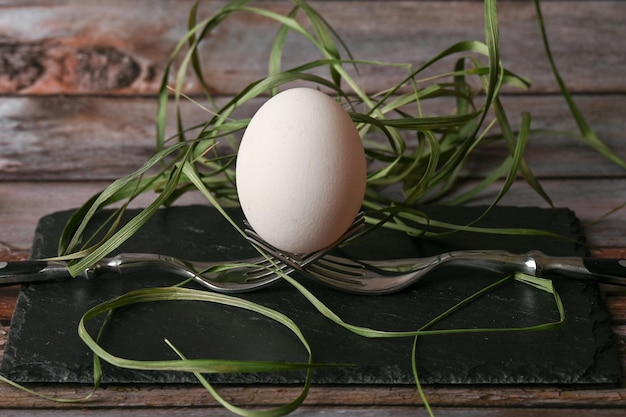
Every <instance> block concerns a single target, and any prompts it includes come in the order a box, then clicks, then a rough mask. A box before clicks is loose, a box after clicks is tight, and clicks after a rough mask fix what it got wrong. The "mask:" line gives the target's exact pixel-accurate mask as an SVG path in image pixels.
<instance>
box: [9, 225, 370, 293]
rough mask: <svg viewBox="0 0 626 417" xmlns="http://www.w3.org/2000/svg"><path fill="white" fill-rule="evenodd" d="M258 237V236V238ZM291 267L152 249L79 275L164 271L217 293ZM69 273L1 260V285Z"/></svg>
mask: <svg viewBox="0 0 626 417" xmlns="http://www.w3.org/2000/svg"><path fill="white" fill-rule="evenodd" d="M363 224H364V217H363V213H362V212H361V213H359V214H358V215H357V216H356V218H355V220H354V222H353V223H352V225H351V226H350V227H349V228H348V230H347V231H346V232H345V233H344V234H343V235H342V236H341V237H340V238H339V239H338V240H337V241H335V242H334V243H333V244H331V245H329V246H327V247H325V248H322V249H320V250H318V251H315V252H311V253H308V254H304V255H301V256H300V257H299V265H301V266H306V265H308V264H309V263H311V262H314V261H316V260H318V259H319V258H321V257H322V256H324V255H325V254H326V253H327V252H329V251H330V250H332V249H333V248H335V247H336V246H338V245H340V244H341V243H342V242H343V241H345V240H346V239H348V238H349V237H351V236H353V235H354V234H355V233H356V232H358V231H359V230H360V229H361V228H362V227H363ZM259 239H260V238H259ZM293 270H294V269H293V267H291V266H290V265H287V264H283V263H281V262H280V261H278V260H276V259H274V258H272V257H268V256H258V257H255V258H249V259H242V260H237V261H217V262H197V261H188V260H184V259H179V258H175V257H173V256H168V255H160V254H154V253H122V254H119V255H116V256H113V257H108V258H103V259H101V260H100V261H98V262H97V263H95V264H94V265H93V266H91V267H89V268H87V269H86V270H84V271H83V272H82V273H80V274H79V275H78V276H79V277H83V278H87V279H92V278H95V277H97V276H99V275H101V274H102V273H104V272H114V273H118V274H124V273H128V272H145V271H159V272H161V271H163V272H168V273H171V274H174V275H177V276H180V277H182V278H185V279H192V280H193V281H195V282H197V283H199V284H200V285H202V286H204V287H206V288H208V289H210V290H212V291H215V292H219V293H230V294H233V293H243V292H250V291H255V290H259V289H262V288H265V287H267V286H270V285H273V284H275V283H277V282H279V281H280V279H281V274H280V273H279V272H281V273H285V274H290V273H292V272H293ZM69 277H70V273H69V271H68V264H67V262H64V261H55V260H33V261H12V262H0V285H12V284H21V283H28V282H38V281H56V280H62V279H67V278H69Z"/></svg>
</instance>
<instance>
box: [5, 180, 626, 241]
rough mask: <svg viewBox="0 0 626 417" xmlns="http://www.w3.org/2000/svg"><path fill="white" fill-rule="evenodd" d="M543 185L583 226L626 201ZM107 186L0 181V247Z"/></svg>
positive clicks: (622, 194) (512, 201)
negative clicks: (0, 231)
mask: <svg viewBox="0 0 626 417" xmlns="http://www.w3.org/2000/svg"><path fill="white" fill-rule="evenodd" d="M474 184H475V183H474ZM542 184H543V185H544V188H545V189H546V191H547V192H548V194H549V195H550V196H552V198H553V201H554V205H555V206H557V207H568V208H570V209H572V210H574V211H575V212H576V214H577V215H578V217H579V218H580V219H581V221H582V222H583V223H589V222H593V221H595V220H597V219H599V218H600V217H601V216H602V215H604V214H605V213H606V212H608V211H609V210H611V209H613V208H615V207H617V206H618V205H619V204H622V203H623V202H624V201H626V188H625V187H623V184H624V182H623V179H589V180H544V181H543V182H542ZM106 185H108V183H106V182H67V183H65V182H45V183H39V182H22V183H19V182H18V183H12V182H0V195H1V196H3V197H2V199H0V230H2V236H1V237H0V242H1V243H0V248H4V250H5V251H7V252H9V253H10V252H13V251H27V250H28V249H29V248H30V245H31V241H32V239H33V236H34V230H35V225H36V224H37V221H38V220H39V218H40V217H42V216H44V215H46V214H49V213H52V212H55V211H60V210H68V209H72V208H76V207H78V206H80V205H81V204H82V203H84V202H85V201H87V199H88V198H89V197H91V196H92V195H93V194H95V193H96V192H98V191H100V190H101V189H103V188H104V187H105V186H106ZM466 186H468V185H467V184H466ZM497 191H498V188H497V187H496V186H492V187H490V188H489V189H487V190H486V191H485V193H484V194H483V195H482V197H480V198H477V199H476V200H474V201H473V202H472V204H490V203H491V202H492V201H493V198H494V197H495V195H496V193H497ZM44 196H45V197H44ZM152 198H153V195H152V194H146V195H143V196H141V198H139V199H138V200H137V202H136V206H142V205H144V206H145V205H146V204H147V203H148V202H149V201H151V199H152ZM44 202H45V204H44ZM194 203H199V204H207V203H206V200H205V199H204V197H203V196H201V195H200V194H199V193H190V194H188V195H185V196H184V197H183V199H181V200H180V201H179V204H194ZM501 204H502V205H511V206H538V207H546V208H547V207H548V205H547V203H545V202H544V201H542V199H541V198H540V197H539V196H538V195H537V194H536V193H535V192H534V191H532V190H530V189H529V188H528V186H527V185H526V184H525V183H523V182H521V181H518V182H517V183H515V184H514V186H513V188H512V189H511V190H510V191H509V193H508V194H507V195H506V196H505V198H504V199H503V200H502V202H501ZM624 230H626V210H621V211H618V212H616V213H615V214H613V215H612V216H610V217H608V218H606V219H604V220H603V221H601V222H599V223H597V224H593V225H591V226H589V227H588V228H587V230H586V233H587V239H588V242H589V243H590V244H591V245H594V246H597V247H598V248H626V235H625V234H624Z"/></svg>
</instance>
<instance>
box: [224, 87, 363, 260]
mask: <svg viewBox="0 0 626 417" xmlns="http://www.w3.org/2000/svg"><path fill="white" fill-rule="evenodd" d="M366 176H367V168H366V162H365V152H364V149H363V144H362V142H361V138H360V136H359V133H358V131H357V129H356V127H355V126H354V122H353V121H352V119H351V118H350V116H349V115H348V113H347V112H346V111H345V110H344V109H343V107H341V105H339V103H337V102H336V101H335V100H333V99H332V98H331V97H330V96H328V95H326V94H325V93H322V92H320V91H318V90H314V89H311V88H292V89H288V90H285V91H283V92H281V93H279V94H277V95H275V96H273V97H272V98H270V99H269V100H268V101H267V102H265V103H264V104H263V105H262V106H261V107H260V108H259V110H258V111H257V112H256V114H255V115H254V116H253V117H252V119H251V120H250V123H249V125H248V127H247V128H246V130H245V132H244V134H243V137H242V140H241V144H240V147H239V150H238V155H237V165H236V181H237V193H238V196H239V202H240V205H241V208H242V210H243V213H244V215H245V217H246V220H247V221H248V223H249V224H250V226H251V227H252V228H253V229H254V231H255V232H256V233H258V234H259V235H260V236H261V237H262V238H263V239H265V240H266V241H267V242H268V243H270V244H271V245H273V246H275V247H277V248H279V249H281V250H284V251H287V252H291V253H297V254H299V253H307V252H312V251H315V250H319V249H322V248H324V247H326V246H328V245H331V244H332V243H333V242H335V241H336V240H337V239H339V238H340V237H341V235H342V234H343V233H344V232H345V231H346V230H347V229H348V228H349V227H350V225H351V224H352V222H353V220H354V218H355V216H356V215H357V214H358V212H359V210H360V209H361V205H362V202H363V196H364V194H365V186H366Z"/></svg>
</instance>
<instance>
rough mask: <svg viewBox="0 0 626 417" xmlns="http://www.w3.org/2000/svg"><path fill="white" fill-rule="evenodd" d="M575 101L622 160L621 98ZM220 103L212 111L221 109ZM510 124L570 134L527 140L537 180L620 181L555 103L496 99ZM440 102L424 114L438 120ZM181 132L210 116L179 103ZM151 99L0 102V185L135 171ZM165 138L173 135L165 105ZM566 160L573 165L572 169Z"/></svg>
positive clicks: (500, 157)
mask: <svg viewBox="0 0 626 417" xmlns="http://www.w3.org/2000/svg"><path fill="white" fill-rule="evenodd" d="M575 99H576V102H577V103H578V106H579V107H580V109H581V111H582V112H583V114H584V115H585V117H586V120H587V122H588V123H589V125H590V126H591V127H592V128H593V129H594V130H595V131H596V134H597V135H598V136H599V137H600V138H602V140H603V141H604V142H605V143H606V144H607V145H608V146H609V147H611V148H612V149H613V150H614V151H615V152H616V154H617V155H619V156H620V157H622V158H623V159H626V141H624V140H623V139H624V132H626V119H625V118H624V117H623V108H624V107H625V106H626V94H625V95H621V94H619V95H610V96H605V95H579V96H575ZM226 100H227V97H221V98H219V99H218V100H217V104H218V106H219V105H223V104H224V103H225V102H226ZM503 102H504V105H505V108H506V110H507V112H508V114H509V118H510V123H511V125H512V126H513V128H517V127H518V126H519V123H520V114H521V113H522V112H524V111H528V112H530V113H531V116H532V118H533V120H532V127H533V128H534V129H536V130H537V132H539V131H541V130H545V129H550V130H557V131H562V132H568V133H569V134H570V135H569V136H568V135H560V134H546V133H537V134H534V135H533V136H532V137H531V139H530V141H529V145H528V148H527V150H526V159H527V161H528V163H529V165H530V167H531V168H532V169H533V171H534V173H535V175H537V176H538V177H539V178H563V177H568V178H574V177H578V178H590V177H604V178H606V177H610V176H612V177H623V176H624V175H625V171H624V169H622V168H621V167H619V166H618V165H616V164H611V163H606V159H605V158H604V157H602V156H601V155H600V154H599V153H597V152H595V151H593V150H592V149H591V148H590V147H589V146H587V145H585V144H584V143H582V142H581V141H580V140H579V139H578V138H577V135H579V132H578V128H577V126H576V124H575V123H574V120H573V118H572V116H571V114H570V112H569V109H568V108H567V106H566V104H565V101H564V100H563V98H562V97H560V96H553V95H547V96H544V95H540V96H536V95H529V96H503ZM262 103H263V99H258V100H253V101H252V102H250V103H248V104H247V105H246V106H243V107H242V108H241V109H239V111H238V112H237V116H238V117H250V116H252V115H253V114H254V111H256V109H257V108H258V107H260V106H261V104H262ZM446 107H447V105H446V103H439V104H436V105H433V106H431V107H430V111H431V112H432V114H436V115H445V114H447V112H448V111H449V110H448V109H447V108H446ZM182 112H183V119H184V121H185V124H186V126H194V125H196V124H200V123H203V122H206V121H207V120H208V119H209V117H210V116H209V115H208V114H207V113H206V111H205V110H203V109H201V108H199V107H198V106H197V105H195V104H193V103H190V102H184V103H183V105H182ZM155 118H156V100H155V99H153V98H126V97H116V98H111V97H92V96H81V97H72V96H46V97H33V96H29V97H4V98H0V131H2V132H3V134H2V135H0V181H11V180H17V181H42V180H43V181H58V180H81V181H85V180H114V179H117V178H119V177H121V176H123V175H126V174H128V173H130V172H132V171H134V170H135V169H137V168H139V167H140V166H141V165H142V164H143V163H144V162H145V161H146V160H147V159H148V158H149V157H150V155H152V153H153V152H154V150H155V146H156V139H155V130H156V124H155ZM168 120H169V123H168V126H169V128H168V135H172V134H174V133H175V130H174V126H175V122H174V107H173V104H172V105H171V106H170V114H169V118H168ZM506 156H507V148H506V146H505V145H504V143H502V142H499V143H495V144H493V145H490V146H483V147H480V148H478V149H477V150H476V152H475V153H474V157H473V158H471V159H470V160H469V161H468V163H467V167H466V168H465V169H464V173H463V175H464V176H465V177H472V178H480V177H484V176H486V175H488V174H490V173H491V172H493V170H494V169H495V167H496V166H498V165H499V164H500V163H501V162H502V161H504V159H505V157H506ZM571 161H577V163H576V164H572V163H571Z"/></svg>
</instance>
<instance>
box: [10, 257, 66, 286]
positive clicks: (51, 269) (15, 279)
mask: <svg viewBox="0 0 626 417" xmlns="http://www.w3.org/2000/svg"><path fill="white" fill-rule="evenodd" d="M67 277H69V273H68V270H67V264H65V263H64V262H52V261H12V262H0V285H11V284H19V283H25V282H35V281H49V280H54V279H59V278H67Z"/></svg>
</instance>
